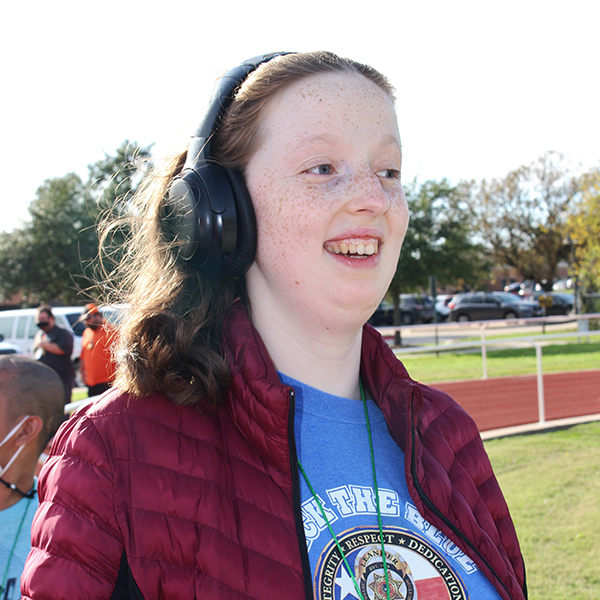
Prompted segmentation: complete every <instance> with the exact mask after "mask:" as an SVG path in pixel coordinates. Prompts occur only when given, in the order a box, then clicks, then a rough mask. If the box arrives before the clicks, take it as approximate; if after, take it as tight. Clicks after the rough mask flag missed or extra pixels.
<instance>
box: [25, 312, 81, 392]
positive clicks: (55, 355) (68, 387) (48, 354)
mask: <svg viewBox="0 0 600 600" xmlns="http://www.w3.org/2000/svg"><path fill="white" fill-rule="evenodd" d="M35 323H36V325H37V326H38V327H39V328H40V331H38V332H37V333H36V334H35V338H34V340H33V352H34V354H35V358H36V359H37V360H39V361H40V362H41V363H43V364H45V365H48V366H49V367H50V368H51V369H54V370H55V371H56V372H57V373H58V375H59V376H60V378H61V379H62V382H63V385H64V387H65V394H64V401H65V404H68V403H69V402H71V391H72V390H73V384H74V380H75V371H74V369H73V362H72V361H71V354H73V335H72V334H71V332H70V331H67V330H66V329H65V328H64V327H61V326H60V325H58V324H57V323H56V320H55V319H54V315H53V314H52V309H51V308H50V307H49V306H46V305H42V306H40V307H39V308H38V310H37V313H36V316H35Z"/></svg>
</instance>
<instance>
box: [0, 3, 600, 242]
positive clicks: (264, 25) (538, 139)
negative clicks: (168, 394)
mask: <svg viewBox="0 0 600 600" xmlns="http://www.w3.org/2000/svg"><path fill="white" fill-rule="evenodd" d="M599 17H600V2H596V1H595V0H585V1H584V0H569V2H565V1H561V2H558V1H555V0H546V1H541V0H520V1H514V0H503V1H491V0H490V1H481V0H456V1H441V0H432V1H429V2H428V1H426V0H423V1H420V2H414V1H410V2H407V1H404V0H383V1H379V2H377V1H375V2H369V1H360V0H359V1H358V2H351V1H344V2H341V1H338V0H328V1H325V2H324V1H323V0H321V1H319V2H312V1H305V2H298V3H286V2H281V0H267V1H261V0H255V1H254V2H247V1H245V2H238V1H237V0H233V1H231V2H208V1H207V2H204V1H201V0H183V1H182V0H169V1H168V2H167V1H165V0H161V1H160V2H159V1H154V0H146V1H137V0H131V1H128V0H119V1H115V0H105V1H104V2H101V3H90V2H85V1H83V2H82V1H81V0H79V1H72V0H64V1H63V0H55V2H47V1H43V2H42V1H40V0H31V1H29V2H11V3H9V4H8V3H7V4H6V5H5V6H3V9H2V20H3V33H2V36H1V37H0V52H1V55H2V66H1V78H2V90H3V92H2V110H1V111H0V121H1V124H2V125H1V132H2V144H1V152H2V154H1V158H0V165H1V168H2V182H3V187H2V192H1V195H0V203H1V205H0V207H1V210H0V230H10V229H12V228H13V227H15V226H17V225H18V224H19V222H20V220H22V219H25V218H27V214H28V213H27V207H28V205H29V203H30V201H31V200H32V199H33V198H34V197H35V191H36V189H37V187H38V186H39V185H40V184H41V183H42V182H43V181H44V180H45V179H47V178H51V177H60V176H63V175H65V174H66V173H68V172H71V171H75V172H77V173H79V174H80V175H81V176H82V177H83V178H85V177H86V176H87V165H88V164H90V163H92V162H95V161H96V160H99V159H100V158H102V157H103V152H107V153H109V154H110V153H113V152H114V150H115V149H116V148H117V147H118V146H119V145H120V144H121V142H122V141H123V140H125V139H129V140H132V141H133V140H135V141H137V142H139V143H140V144H143V145H146V144H150V143H154V144H155V146H154V152H153V153H154V155H155V156H157V157H160V156H162V155H164V154H165V153H166V152H168V151H169V150H171V149H172V148H174V147H179V146H180V145H181V143H182V142H183V141H184V140H185V139H186V138H187V136H188V135H189V134H190V133H191V131H192V130H193V129H194V127H195V125H196V124H197V122H198V121H199V119H200V117H201V115H202V113H203V110H204V107H205V106H206V102H207V100H208V96H209V94H210V90H211V88H212V84H213V82H214V80H215V79H216V78H217V77H218V76H219V75H220V74H222V73H223V71H225V70H226V69H228V68H229V67H231V66H233V65H235V64H237V63H238V62H240V61H241V60H243V59H245V58H248V57H250V56H254V55H257V54H262V53H265V52H270V51H274V50H314V49H327V50H332V51H334V52H337V53H338V54H342V55H345V56H349V57H351V58H354V59H357V60H360V61H362V62H366V63H369V64H371V65H373V66H374V67H376V68H378V69H379V70H381V71H382V72H384V73H385V74H386V75H388V76H389V77H390V79H391V80H392V82H393V83H394V85H395V86H396V88H397V90H398V102H397V106H398V115H399V122H400V130H401V134H402V140H403V146H404V157H405V158H404V172H403V176H404V178H405V180H410V179H412V178H413V177H415V176H418V177H419V178H421V179H424V178H434V179H441V178H442V177H449V178H450V179H451V180H453V181H458V180H459V179H462V178H477V179H480V178H484V177H485V178H492V177H501V176H503V175H505V174H506V173H508V172H509V171H510V170H512V169H514V168H517V167H518V166H520V165H522V164H528V163H530V162H532V161H534V160H535V159H536V158H537V157H538V156H540V155H541V154H543V153H544V152H546V151H548V150H557V151H560V152H563V153H565V154H566V155H568V156H569V157H570V158H571V159H573V160H574V161H580V162H582V163H583V164H584V166H586V167H590V166H595V165H598V163H599V162H600V143H599V140H600V119H599V118H598V103H599V96H600V95H599V91H600V89H599V88H600V83H599V78H598V59H599V54H600V52H599V50H598V23H599V22H600V18H599Z"/></svg>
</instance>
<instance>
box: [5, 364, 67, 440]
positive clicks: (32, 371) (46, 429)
mask: <svg viewBox="0 0 600 600" xmlns="http://www.w3.org/2000/svg"><path fill="white" fill-rule="evenodd" d="M64 394H65V391H64V386H63V383H62V381H61V379H60V377H59V376H58V375H57V373H56V372H55V371H54V370H53V369H51V368H50V367H47V366H46V365H44V364H42V363H40V362H38V361H36V360H33V359H31V358H27V357H25V356H18V355H14V354H10V355H2V356H0V410H2V411H3V412H4V414H5V415H6V417H7V419H8V421H9V422H14V421H16V420H17V419H18V418H19V416H22V415H37V416H38V417H40V418H41V419H42V421H43V423H44V424H43V427H42V430H41V432H40V436H39V443H40V451H41V450H42V449H43V448H44V446H45V445H46V443H47V442H48V440H49V439H50V438H51V437H52V436H53V435H54V434H55V433H56V430H57V429H58V426H59V425H60V423H61V420H62V416H63V409H64Z"/></svg>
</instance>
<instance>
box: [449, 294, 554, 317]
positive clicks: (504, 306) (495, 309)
mask: <svg viewBox="0 0 600 600" xmlns="http://www.w3.org/2000/svg"><path fill="white" fill-rule="evenodd" d="M448 307H449V308H450V315H449V318H450V320H452V321H459V322H465V321H485V320H488V319H524V318H529V317H539V316H540V315H541V314H542V309H541V307H540V305H539V304H538V303H537V302H531V301H525V300H522V299H521V298H519V297H518V296H516V295H515V294H512V293H510V292H471V293H468V294H457V295H456V296H454V298H452V300H451V301H450V304H448Z"/></svg>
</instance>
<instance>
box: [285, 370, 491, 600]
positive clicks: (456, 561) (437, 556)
mask: <svg viewBox="0 0 600 600" xmlns="http://www.w3.org/2000/svg"><path fill="white" fill-rule="evenodd" d="M280 377H281V380H282V382H283V383H284V384H286V385H290V386H292V387H293V388H294V390H295V392H296V419H295V435H296V446H297V451H298V459H299V461H300V462H301V463H302V466H303V468H304V470H305V472H306V474H307V477H308V479H309V480H310V483H311V485H312V487H313V489H314V490H315V492H316V494H317V496H318V498H319V500H320V502H321V504H322V506H323V508H324V510H325V513H326V515H327V518H328V520H329V522H330V524H331V526H332V528H333V530H334V532H335V534H336V536H337V538H338V541H339V543H340V546H341V547H342V549H343V550H344V554H345V555H346V560H347V561H348V564H349V565H350V568H351V569H352V570H353V571H354V576H355V579H356V581H357V583H358V585H359V588H360V590H361V593H362V596H363V598H364V600H367V599H368V598H369V599H373V600H375V599H377V600H385V598H386V593H385V573H384V569H383V558H382V552H381V537H380V533H379V525H378V519H377V509H376V501H375V488H374V485H373V469H372V464H371V453H370V448H369V438H368V433H367V426H366V420H365V413H364V405H363V403H362V402H360V401H356V400H350V399H348V398H340V397H337V396H332V395H329V394H325V393H323V392H321V391H319V390H317V389H315V388H311V387H310V386H307V385H304V384H302V383H300V382H298V381H296V380H294V379H291V378H290V377H287V376H285V375H283V374H280ZM367 407H368V412H369V422H370V424H371V434H372V438H373V449H374V456H375V469H376V475H377V487H378V490H379V503H380V512H381V518H382V525H383V536H384V540H385V553H386V562H387V568H388V581H389V585H390V598H397V599H400V598H402V599H403V600H442V599H443V600H446V599H448V600H460V599H467V598H473V599H477V600H498V599H499V598H500V596H499V594H498V592H497V591H496V589H495V588H494V587H493V585H492V584H491V583H490V582H489V581H488V579H487V578H486V577H485V576H484V575H483V574H482V573H481V571H480V570H479V569H478V568H477V566H476V565H475V563H474V562H473V561H472V560H471V559H470V557H469V556H467V555H466V554H465V553H464V552H462V550H460V549H459V548H458V547H457V546H456V545H455V544H453V543H452V542H451V541H450V540H449V539H448V538H447V537H446V536H445V535H444V534H442V533H441V532H440V531H439V530H438V529H436V528H435V527H433V526H432V525H431V524H430V523H428V522H427V521H426V520H425V519H424V518H423V517H422V516H421V515H420V513H419V511H418V510H417V508H416V507H415V505H414V503H413V501H412V499H411V498H410V495H409V493H408V488H407V485H406V479H405V474H404V453H403V452H402V450H401V449H400V448H399V447H398V445H397V444H396V443H395V442H394V440H393V439H392V437H391V436H390V435H389V432H388V429H387V425H386V422H385V419H384V417H383V414H382V413H381V411H380V410H379V408H378V407H377V406H376V405H375V403H374V402H373V401H371V400H368V401H367ZM300 496H301V503H302V517H303V521H304V531H305V535H306V543H307V547H308V555H309V560H310V565H311V569H312V573H313V586H314V590H315V600H325V599H332V600H352V599H358V598H359V595H358V593H357V591H356V589H355V585H354V582H353V581H352V578H351V576H350V575H349V574H348V572H347V569H346V567H345V566H344V561H343V558H342V556H341V554H340V552H339V550H338V548H337V546H336V544H335V542H334V540H333V537H332V535H331V533H330V532H329V529H328V527H327V523H326V521H325V520H324V519H323V516H322V514H321V512H320V509H319V507H318V503H317V502H316V501H315V499H314V497H313V495H312V493H311V491H310V488H309V487H308V484H307V483H306V481H305V480H304V477H303V475H302V473H300Z"/></svg>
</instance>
